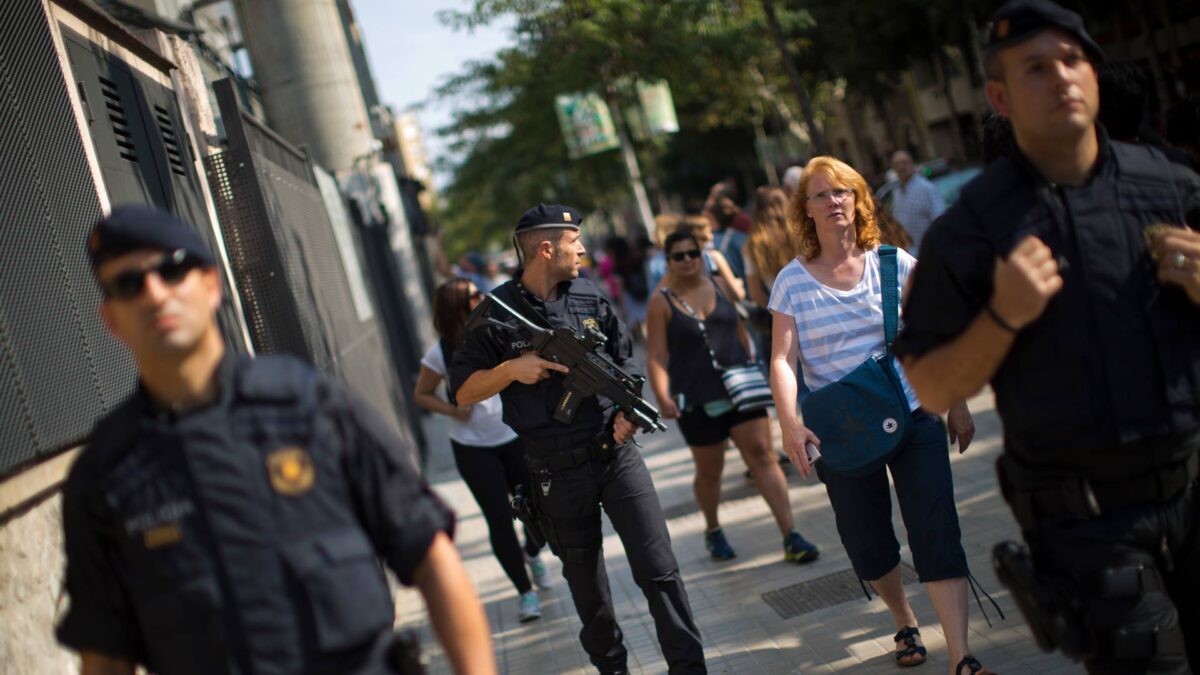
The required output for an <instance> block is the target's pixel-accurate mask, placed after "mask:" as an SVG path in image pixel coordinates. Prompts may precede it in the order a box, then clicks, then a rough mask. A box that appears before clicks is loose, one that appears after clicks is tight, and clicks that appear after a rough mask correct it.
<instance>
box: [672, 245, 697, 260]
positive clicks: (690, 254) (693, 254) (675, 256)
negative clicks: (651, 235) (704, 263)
mask: <svg viewBox="0 0 1200 675" xmlns="http://www.w3.org/2000/svg"><path fill="white" fill-rule="evenodd" d="M667 257H668V258H670V259H671V260H674V261H675V262H683V260H684V258H691V259H692V260H695V259H696V258H699V257H700V249H697V248H693V249H691V250H688V251H676V252H674V253H672V254H671V255H669V256H667Z"/></svg>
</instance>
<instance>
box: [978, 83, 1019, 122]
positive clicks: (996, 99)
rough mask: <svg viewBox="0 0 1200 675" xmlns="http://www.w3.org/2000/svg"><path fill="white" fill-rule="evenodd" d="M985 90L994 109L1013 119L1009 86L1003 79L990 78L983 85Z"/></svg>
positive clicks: (999, 113)
mask: <svg viewBox="0 0 1200 675" xmlns="http://www.w3.org/2000/svg"><path fill="white" fill-rule="evenodd" d="M983 91H984V93H985V94H987V99H988V103H990V104H991V105H992V110H995V111H996V114H997V115H1000V116H1001V117H1003V118H1005V119H1012V114H1011V112H1012V106H1011V105H1010V104H1009V103H1010V101H1009V98H1008V87H1007V86H1006V85H1005V84H1004V82H1003V81H1001V80H991V79H989V80H988V81H987V82H986V83H985V84H984V85H983Z"/></svg>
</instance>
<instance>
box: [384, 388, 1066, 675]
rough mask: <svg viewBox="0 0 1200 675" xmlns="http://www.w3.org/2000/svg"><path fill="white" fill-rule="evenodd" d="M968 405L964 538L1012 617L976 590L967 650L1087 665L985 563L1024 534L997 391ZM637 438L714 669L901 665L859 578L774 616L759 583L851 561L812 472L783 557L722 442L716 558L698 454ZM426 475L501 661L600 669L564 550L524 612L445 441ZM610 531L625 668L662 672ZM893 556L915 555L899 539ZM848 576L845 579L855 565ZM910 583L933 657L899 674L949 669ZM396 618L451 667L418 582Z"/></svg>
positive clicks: (818, 573) (1007, 666) (1006, 669)
mask: <svg viewBox="0 0 1200 675" xmlns="http://www.w3.org/2000/svg"><path fill="white" fill-rule="evenodd" d="M971 409H972V411H973V412H974V413H975V421H976V426H977V429H978V433H977V436H976V438H975V441H974V443H973V444H972V446H971V448H970V450H968V451H967V453H966V454H964V455H958V454H954V455H953V456H952V462H953V467H954V478H955V494H956V497H957V501H958V509H959V517H960V521H961V525H962V531H963V545H964V547H965V548H966V552H967V558H968V561H969V563H970V565H971V569H972V571H973V573H974V574H975V576H976V577H977V578H978V580H979V582H980V583H981V584H982V585H983V588H984V589H986V590H987V591H988V592H989V593H991V595H992V597H993V598H995V599H996V601H997V602H998V603H999V605H1000V607H1001V609H1003V611H1004V614H1005V616H1007V617H1008V618H1007V620H1005V621H1000V620H999V617H998V616H997V614H996V611H995V609H994V608H993V607H992V605H991V603H989V602H987V600H986V599H984V605H985V607H986V609H987V613H988V616H989V617H990V619H991V621H992V627H990V628H989V627H988V625H987V623H986V621H985V620H984V617H983V615H982V614H981V613H980V610H979V607H978V605H976V603H975V600H974V597H973V596H972V597H971V600H970V637H969V639H970V642H971V649H972V651H973V652H974V653H975V655H976V656H978V657H979V659H980V660H981V661H982V662H983V663H984V665H986V666H988V667H989V668H991V669H993V670H995V671H996V672H999V673H1004V674H1008V673H1082V672H1083V669H1082V668H1081V667H1079V666H1075V665H1073V664H1072V663H1071V662H1069V661H1067V660H1066V659H1064V658H1063V657H1061V656H1060V655H1058V654H1057V653H1056V654H1045V653H1043V652H1041V651H1040V650H1038V648H1037V647H1036V645H1035V644H1034V643H1033V639H1032V638H1031V637H1030V635H1029V631H1028V629H1026V628H1025V625H1024V622H1023V621H1022V619H1021V616H1020V613H1019V612H1018V611H1017V609H1016V607H1015V606H1014V605H1013V602H1012V599H1011V598H1010V597H1009V595H1008V592H1007V591H1006V590H1005V589H1004V588H1003V587H1001V586H1000V584H999V583H998V582H997V581H996V578H995V575H994V574H993V572H992V569H991V562H990V558H991V556H990V554H991V548H992V546H993V545H994V544H995V543H996V542H998V541H1000V540H1002V539H1019V532H1018V529H1017V527H1016V524H1015V522H1014V521H1013V519H1012V516H1011V514H1010V512H1009V510H1008V507H1007V506H1006V505H1005V504H1004V501H1003V499H1002V498H1001V497H1000V495H999V492H998V489H997V486H996V479H995V473H994V470H993V465H994V462H995V459H996V455H997V454H998V453H999V451H1000V423H999V419H998V418H997V416H996V413H995V411H994V409H993V406H992V399H991V396H990V395H988V394H985V395H982V396H980V397H977V398H976V399H975V400H973V401H972V402H971ZM772 424H773V425H774V422H772ZM641 442H642V443H643V445H644V447H643V454H644V456H645V459H646V464H647V465H648V466H649V468H650V471H651V473H652V474H653V476H654V482H655V485H656V486H657V488H658V493H659V499H660V500H661V502H662V504H663V508H664V510H665V511H666V512H667V516H668V526H669V529H670V532H671V537H672V541H673V545H674V550H675V555H676V557H677V558H678V559H679V564H680V567H681V569H682V572H683V578H684V581H685V583H686V584H687V590H688V594H689V596H690V599H691V603H692V609H693V611H694V612H695V616H696V622H697V624H698V625H699V627H700V631H701V634H702V637H703V640H704V648H705V655H706V657H707V661H708V669H709V672H710V673H751V674H753V675H766V674H773V673H829V672H854V673H896V672H898V668H897V667H896V665H895V662H894V659H893V657H892V652H893V651H894V647H895V646H894V643H893V642H892V635H893V634H894V633H895V628H894V626H893V624H892V621H891V616H890V614H889V613H888V611H887V608H886V607H885V606H884V604H883V601H881V600H879V599H878V598H876V599H873V600H871V601H870V602H867V601H866V599H865V597H864V596H863V593H862V591H861V590H860V589H859V587H858V584H857V583H854V582H853V581H851V582H850V583H849V584H847V583H842V584H840V585H839V584H824V586H825V590H826V592H828V593H830V594H831V596H832V597H834V599H835V600H841V602H840V603H839V604H836V605H833V606H828V607H825V608H823V609H817V610H815V611H811V612H808V613H804V614H800V615H798V616H794V617H793V618H790V619H783V618H781V616H780V615H779V614H778V613H777V612H776V610H775V609H773V608H772V607H771V606H770V605H768V604H767V603H766V601H764V599H763V595H764V594H765V593H769V592H771V591H776V590H779V589H782V588H785V587H788V586H792V585H794V584H798V583H801V582H807V581H813V580H817V579H821V578H823V577H827V576H829V575H833V574H836V573H839V572H845V571H847V570H849V569H850V563H849V560H848V559H847V557H846V553H845V551H844V550H842V547H841V543H840V542H839V540H838V537H837V531H836V530H835V526H834V521H833V512H832V510H831V509H830V507H829V501H828V498H827V497H826V495H825V490H824V488H823V487H822V486H821V484H820V482H819V481H818V480H817V479H816V478H815V476H812V477H810V478H809V479H808V480H807V481H802V480H800V478H799V477H798V476H797V475H795V474H794V473H789V486H790V491H789V492H790V495H791V503H792V510H793V512H794V513H795V515H796V521H797V525H798V527H799V528H800V530H801V532H803V534H804V535H805V537H807V538H808V539H810V540H811V541H813V542H815V543H816V544H818V545H819V546H820V547H821V558H820V559H819V560H818V561H816V562H814V563H811V564H808V565H804V566H797V565H791V564H786V563H784V562H782V548H781V546H782V543H781V541H780V539H779V533H778V531H777V530H776V528H775V524H774V521H773V520H772V519H771V516H770V512H769V511H768V509H767V505H766V503H765V502H764V501H763V500H762V498H761V497H759V496H758V494H757V492H756V491H755V490H754V488H753V486H752V485H751V484H750V483H749V481H747V480H746V479H745V478H744V477H743V476H742V472H743V470H744V468H745V467H744V465H743V464H742V461H741V458H740V457H739V456H738V453H737V452H736V451H735V450H730V451H728V452H727V454H726V460H727V461H726V467H725V477H724V490H723V498H722V503H721V509H720V516H721V523H722V526H723V528H724V529H725V532H726V535H727V536H728V538H729V541H730V543H731V544H732V545H733V547H734V548H735V549H736V550H737V552H738V557H737V558H736V559H734V560H731V561H728V562H713V561H712V560H711V559H710V558H709V557H708V553H707V551H705V549H704V543H703V536H702V533H703V530H704V521H703V518H702V517H701V515H700V513H699V512H698V511H697V510H696V509H695V505H694V502H693V500H692V493H691V478H692V461H691V455H690V454H689V452H688V449H687V446H686V445H685V444H684V443H683V439H682V438H681V437H680V436H679V433H678V431H676V430H675V429H674V428H673V427H672V428H671V429H670V430H669V431H668V432H667V433H665V434H664V433H660V434H653V435H649V436H645V437H643V438H641ZM429 475H430V480H431V482H432V483H433V484H434V486H435V489H436V490H437V491H438V493H439V494H441V495H442V496H443V497H444V498H445V499H446V501H447V502H448V503H449V504H451V505H452V506H453V507H454V509H455V510H456V511H457V512H458V516H459V521H458V532H457V536H456V541H457V543H458V546H459V549H460V551H461V552H462V555H463V558H464V560H465V562H466V565H467V569H468V571H469V573H470V574H471V577H472V578H473V579H474V581H475V584H476V587H477V589H478V591H479V594H480V596H481V598H482V600H483V602H484V603H485V605H486V609H487V613H488V619H489V621H490V622H491V626H492V635H493V640H494V643H495V648H496V660H497V663H498V665H499V668H500V672H501V673H511V674H514V675H516V674H521V675H524V674H527V673H594V672H595V669H593V668H591V666H590V664H589V662H588V660H587V655H586V654H585V653H584V652H583V650H582V648H581V647H580V646H579V641H578V639H577V633H578V631H579V627H580V624H579V620H578V618H577V617H576V615H575V609H574V606H573V605H572V604H571V598H570V595H569V593H568V592H567V588H566V584H565V582H563V581H562V578H561V576H560V575H559V574H558V571H559V568H558V561H557V560H555V559H553V557H552V556H550V555H549V553H548V552H547V553H544V554H543V556H544V558H545V559H546V560H548V561H549V564H550V565H551V571H552V572H553V573H554V577H555V580H556V582H557V585H556V586H555V588H554V589H552V590H550V591H548V592H543V593H542V610H543V617H542V619H541V620H540V621H536V622H533V623H529V624H520V623H518V622H517V596H516V591H515V590H514V589H513V588H512V585H511V584H510V583H509V581H508V579H507V577H505V576H504V573H503V572H502V570H501V569H500V565H499V564H498V563H497V562H496V559H495V558H494V557H493V556H492V553H491V548H490V546H489V544H488V539H487V528H486V525H485V523H484V520H483V518H482V516H481V515H480V513H479V509H478V507H477V506H476V505H475V502H474V500H473V499H472V497H471V495H470V493H469V492H468V490H467V488H466V486H465V485H464V484H463V482H462V480H461V479H459V477H458V474H457V473H456V472H455V470H454V463H453V459H452V458H451V457H450V455H449V449H448V447H447V448H445V449H437V450H435V451H434V452H433V456H432V457H431V459H430V466H429ZM893 514H894V516H893V519H894V521H895V527H896V531H897V534H898V537H899V539H900V540H901V542H902V543H903V542H904V541H905V540H906V537H905V536H904V535H903V533H904V527H903V524H902V523H901V522H900V517H899V509H898V508H896V507H893ZM605 535H606V536H605V539H604V556H605V561H606V564H607V565H608V572H609V577H610V579H611V583H612V592H613V599H614V602H615V605H616V611H617V618H618V621H619V623H620V626H621V629H622V630H623V631H624V633H625V644H626V647H627V648H628V649H629V667H630V670H631V672H634V673H665V672H666V670H667V669H666V664H665V663H664V662H663V660H662V654H661V653H660V651H659V648H658V643H657V641H656V639H655V635H654V626H653V622H652V620H651V618H650V615H649V612H648V610H647V609H646V603H645V599H644V598H643V597H642V594H641V591H640V589H638V587H637V586H636V585H635V584H634V583H633V578H632V577H631V576H630V572H629V566H628V564H627V563H626V560H625V554H624V549H623V547H622V545H621V542H620V540H619V539H618V538H617V537H616V535H615V534H614V533H613V531H612V528H611V526H610V525H609V523H608V521H607V518H606V519H605ZM901 554H902V557H903V560H904V562H905V563H907V564H909V565H911V564H912V557H911V555H910V554H909V551H908V548H907V546H905V547H904V548H903V549H902V552H901ZM846 577H847V578H848V579H851V580H852V576H850V575H846ZM851 584H852V585H851ZM907 589H908V591H909V597H910V599H911V602H912V605H913V609H914V610H915V611H916V614H917V618H918V619H919V620H920V621H921V623H922V630H921V635H922V638H923V639H924V642H925V644H926V646H927V647H928V648H929V660H928V661H927V662H926V664H925V665H923V666H921V667H920V668H918V669H916V670H912V671H907V670H906V672H913V673H917V674H919V673H927V674H929V675H933V674H935V673H946V672H948V671H949V668H950V665H951V664H950V663H949V662H948V658H949V657H948V656H947V654H946V648H945V642H944V638H943V636H942V634H941V631H940V629H939V628H938V625H937V618H936V616H935V615H934V612H933V608H932V606H931V604H930V602H929V599H928V596H926V594H925V593H924V591H923V588H922V587H921V586H920V585H919V584H916V583H913V584H911V585H909V586H908V587H907ZM803 597H804V596H801V598H802V599H803ZM809 597H811V596H809ZM397 621H398V625H399V626H400V627H405V628H417V629H419V630H420V631H421V634H422V644H423V645H424V648H425V649H426V651H427V653H428V654H429V656H430V659H431V668H430V672H431V673H449V672H450V669H449V668H448V666H447V665H446V662H445V659H444V658H443V657H442V654H441V652H440V650H439V649H438V646H437V643H436V641H435V639H434V636H433V634H432V631H431V630H430V629H429V627H428V625H427V624H428V622H427V620H426V615H425V611H424V606H423V603H422V601H421V598H420V596H419V595H418V594H416V593H415V592H414V591H411V590H407V589H405V590H401V591H400V593H399V595H398V604H397Z"/></svg>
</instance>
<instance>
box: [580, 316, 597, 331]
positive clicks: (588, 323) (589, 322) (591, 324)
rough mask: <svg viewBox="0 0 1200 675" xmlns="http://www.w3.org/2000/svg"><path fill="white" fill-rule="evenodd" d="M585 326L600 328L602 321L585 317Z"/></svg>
mask: <svg viewBox="0 0 1200 675" xmlns="http://www.w3.org/2000/svg"><path fill="white" fill-rule="evenodd" d="M583 327H584V328H590V329H592V330H600V322H599V321H596V320H595V319H584V320H583Z"/></svg>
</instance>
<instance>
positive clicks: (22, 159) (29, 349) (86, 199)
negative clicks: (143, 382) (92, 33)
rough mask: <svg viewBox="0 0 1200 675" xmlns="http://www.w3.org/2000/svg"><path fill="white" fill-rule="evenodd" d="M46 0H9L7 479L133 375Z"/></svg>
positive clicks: (0, 74) (85, 421) (2, 432)
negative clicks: (91, 236) (94, 244)
mask: <svg viewBox="0 0 1200 675" xmlns="http://www.w3.org/2000/svg"><path fill="white" fill-rule="evenodd" d="M66 86H67V83H66V81H65V79H64V78H63V75H62V72H61V70H60V68H59V64H58V59H57V56H56V54H55V51H54V47H53V43H52V41H51V36H50V30H49V26H48V24H47V19H46V17H45V15H44V13H43V10H42V4H41V2H39V1H38V0H7V1H6V2H3V3H0V196H2V197H0V224H2V227H0V474H3V473H9V472H11V471H13V470H14V469H15V468H17V467H19V466H22V465H24V464H27V463H29V462H31V461H33V460H36V459H37V458H39V457H43V456H46V455H49V454H52V453H54V452H56V451H58V450H61V449H63V448H66V447H69V446H71V445H74V444H76V443H78V442H80V441H81V440H83V438H84V437H85V436H86V434H87V432H88V431H89V430H90V428H91V425H92V423H93V422H94V421H95V419H96V418H97V417H98V416H99V415H100V414H101V413H103V412H104V411H105V410H107V408H108V407H110V406H112V405H113V404H114V403H115V402H117V401H119V400H120V399H121V398H123V397H124V396H125V394H126V393H127V392H128V391H129V390H130V388H131V387H132V385H133V382H134V377H135V376H134V369H133V362H132V360H131V359H130V358H129V356H128V355H127V354H126V353H125V352H124V351H123V350H121V349H120V348H119V347H118V346H117V345H116V343H115V342H114V341H113V340H112V339H111V338H109V337H108V336H107V334H106V332H105V329H104V328H103V326H102V324H101V322H100V320H99V317H98V315H97V311H96V307H97V306H98V304H99V293H98V292H97V290H96V289H95V285H94V284H93V283H92V280H91V278H90V271H89V267H88V264H87V261H86V257H85V254H84V237H85V234H86V232H87V229H88V228H89V227H90V226H91V224H92V223H93V222H95V220H96V218H98V217H99V216H100V203H99V200H98V198H97V195H96V193H95V188H94V185H93V181H92V177H91V174H90V172H89V170H88V168H87V163H86V159H85V155H84V151H83V141H82V139H81V137H80V134H79V131H78V128H77V127H76V124H75V118H74V115H73V113H72V110H71V106H70V101H69V98H68V97H67V92H66Z"/></svg>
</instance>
